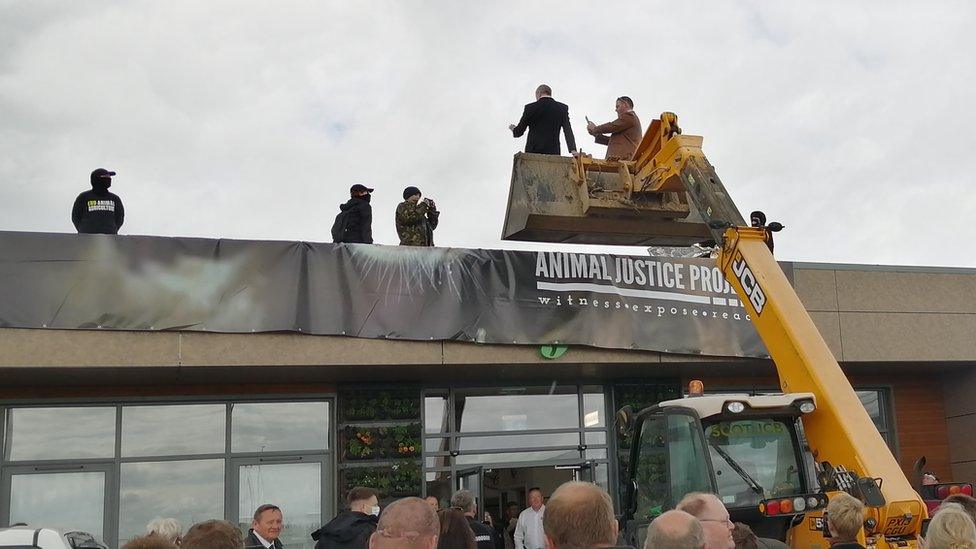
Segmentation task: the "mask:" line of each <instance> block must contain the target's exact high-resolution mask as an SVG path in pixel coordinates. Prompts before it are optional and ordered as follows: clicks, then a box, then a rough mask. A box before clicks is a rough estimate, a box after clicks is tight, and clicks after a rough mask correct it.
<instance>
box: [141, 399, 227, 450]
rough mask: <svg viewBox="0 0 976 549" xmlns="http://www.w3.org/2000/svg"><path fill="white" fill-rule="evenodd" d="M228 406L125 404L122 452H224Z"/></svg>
mask: <svg viewBox="0 0 976 549" xmlns="http://www.w3.org/2000/svg"><path fill="white" fill-rule="evenodd" d="M226 421H227V407H226V406H225V405H223V404H192V405H186V406H173V405H167V406H125V407H123V408H122V456H123V457H141V456H167V455H183V454H222V453H224V451H225V448H224V446H225V439H226V438H227V436H226V430H225V428H224V426H225V424H226Z"/></svg>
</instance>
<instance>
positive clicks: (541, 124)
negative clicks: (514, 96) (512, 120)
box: [512, 97, 576, 155]
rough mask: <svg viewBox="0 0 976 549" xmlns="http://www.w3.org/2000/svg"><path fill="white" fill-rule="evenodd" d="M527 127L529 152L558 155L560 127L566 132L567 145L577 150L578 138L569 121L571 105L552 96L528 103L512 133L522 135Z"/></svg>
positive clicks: (527, 150) (572, 149)
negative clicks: (568, 105)
mask: <svg viewBox="0 0 976 549" xmlns="http://www.w3.org/2000/svg"><path fill="white" fill-rule="evenodd" d="M526 128H528V129H529V137H528V139H526V140H525V152H527V153H538V154H557V155H558V154H559V153H560V150H559V129H560V128H562V130H563V133H564V134H566V146H567V147H569V150H570V151H575V150H576V138H575V137H574V136H573V127H572V126H571V125H570V123H569V107H567V106H566V105H565V104H563V103H560V102H559V101H556V100H555V99H553V98H551V97H542V98H540V99H539V100H538V101H536V102H535V103H529V104H528V105H526V106H525V109H524V110H523V111H522V119H521V120H519V123H518V124H517V125H516V126H515V129H513V130H512V135H513V136H515V137H522V134H523V133H525V129H526Z"/></svg>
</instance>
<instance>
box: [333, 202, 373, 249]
mask: <svg viewBox="0 0 976 549" xmlns="http://www.w3.org/2000/svg"><path fill="white" fill-rule="evenodd" d="M339 209H340V210H342V211H343V212H346V215H347V216H348V218H349V219H348V220H347V221H346V231H345V233H344V234H343V236H342V239H340V240H337V241H336V242H351V243H357V242H358V243H360V244H372V243H373V207H372V206H370V205H369V195H366V198H365V199H363V198H359V197H355V196H354V197H352V198H350V199H349V201H348V202H346V203H345V204H340V205H339Z"/></svg>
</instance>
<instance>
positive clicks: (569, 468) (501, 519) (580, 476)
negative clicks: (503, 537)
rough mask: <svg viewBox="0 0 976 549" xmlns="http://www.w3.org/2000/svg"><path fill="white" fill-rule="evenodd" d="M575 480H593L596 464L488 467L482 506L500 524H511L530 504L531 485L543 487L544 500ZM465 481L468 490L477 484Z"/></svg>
mask: <svg viewBox="0 0 976 549" xmlns="http://www.w3.org/2000/svg"><path fill="white" fill-rule="evenodd" d="M571 480H580V481H584V482H593V475H592V467H591V466H590V465H589V464H588V463H583V464H578V465H546V466H534V467H507V468H494V469H485V470H484V471H483V473H482V478H481V487H480V491H481V497H480V498H479V500H480V501H479V502H478V503H479V508H480V510H481V513H488V514H490V515H491V519H492V522H493V523H494V524H495V525H496V526H497V525H503V526H507V525H508V523H509V521H510V520H511V519H513V518H514V519H517V518H518V514H519V513H520V512H521V511H522V510H523V509H525V508H526V507H528V493H529V490H530V489H531V488H539V489H540V490H542V496H543V498H544V501H548V500H549V497H550V496H551V495H552V493H553V492H554V491H555V490H556V488H559V486H560V485H561V484H563V483H565V482H569V481H571ZM465 484H466V486H465V488H467V489H471V488H472V487H473V486H472V484H473V483H471V482H466V483H465ZM472 491H475V490H472ZM503 529H504V528H503Z"/></svg>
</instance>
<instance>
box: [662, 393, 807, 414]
mask: <svg viewBox="0 0 976 549" xmlns="http://www.w3.org/2000/svg"><path fill="white" fill-rule="evenodd" d="M732 400H734V401H738V402H744V403H746V405H747V406H749V407H750V408H783V407H786V406H791V405H792V404H793V403H794V402H796V401H798V400H813V401H814V404H816V399H815V398H814V396H813V393H790V394H787V395H784V394H779V395H757V396H749V395H747V394H736V393H726V394H720V395H703V396H696V397H684V398H676V399H674V400H665V401H662V402H661V403H659V404H658V406H660V407H661V408H667V407H669V406H681V407H683V408H691V409H692V410H694V411H696V412H698V417H699V418H702V419H704V418H706V417H710V416H714V415H718V414H720V413H722V407H723V406H725V403H726V402H729V401H732Z"/></svg>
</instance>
